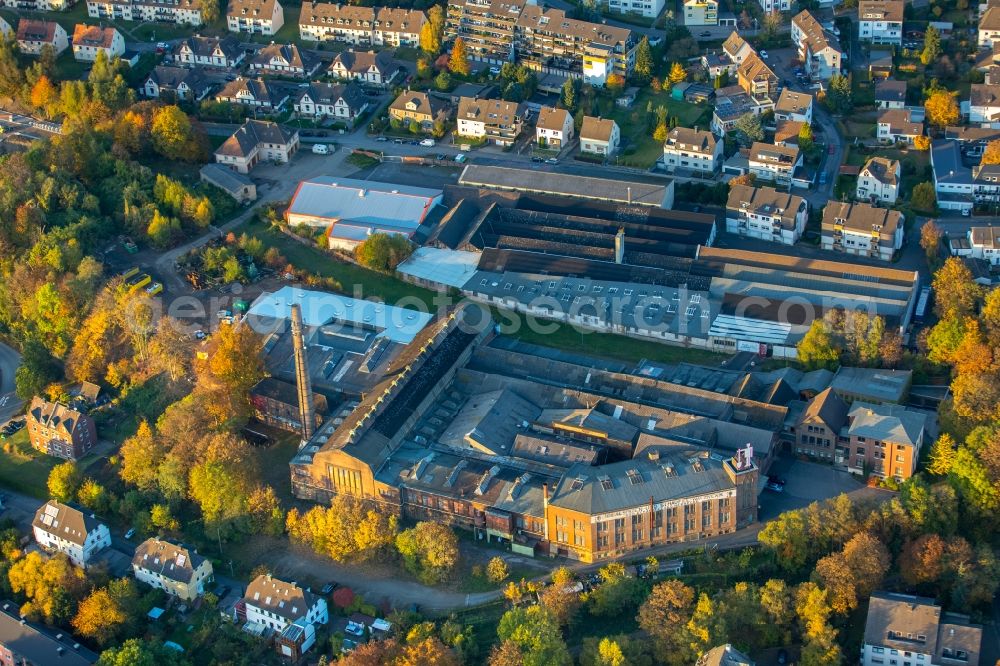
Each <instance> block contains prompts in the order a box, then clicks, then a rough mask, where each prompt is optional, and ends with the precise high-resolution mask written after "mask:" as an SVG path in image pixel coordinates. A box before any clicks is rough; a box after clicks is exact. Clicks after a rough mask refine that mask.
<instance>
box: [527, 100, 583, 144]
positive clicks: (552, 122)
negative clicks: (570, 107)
mask: <svg viewBox="0 0 1000 666" xmlns="http://www.w3.org/2000/svg"><path fill="white" fill-rule="evenodd" d="M573 129H574V128H573V116H572V115H570V112H569V111H567V110H566V109H555V108H552V107H551V106H543V107H542V108H541V109H540V110H539V112H538V120H537V121H536V122H535V140H536V141H537V142H538V144H539V145H541V146H545V147H550V148H562V147H563V146H564V145H565V144H566V143H568V142H569V141H570V140H571V139H572V138H573V134H574V131H573Z"/></svg>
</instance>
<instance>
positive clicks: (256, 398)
mask: <svg viewBox="0 0 1000 666" xmlns="http://www.w3.org/2000/svg"><path fill="white" fill-rule="evenodd" d="M250 404H251V405H252V406H253V411H254V418H256V419H257V420H258V421H260V422H261V423H266V424H267V425H269V426H273V427H275V428H281V429H282V430H288V431H291V432H302V413H301V412H300V411H299V394H298V389H296V387H295V384H292V383H290V382H286V381H283V380H281V379H278V378H276V377H265V378H264V379H262V380H260V381H259V382H257V383H256V384H255V385H254V386H253V388H251V389H250ZM327 410H328V404H327V400H326V397H325V396H323V395H321V394H319V393H313V414H314V416H315V417H316V422H315V423H313V428H314V429H315V428H319V427H320V426H321V425H322V424H323V421H324V420H326V414H327Z"/></svg>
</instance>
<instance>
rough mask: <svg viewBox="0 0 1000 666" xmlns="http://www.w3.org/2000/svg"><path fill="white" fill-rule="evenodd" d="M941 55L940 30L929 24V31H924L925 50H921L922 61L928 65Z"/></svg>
mask: <svg viewBox="0 0 1000 666" xmlns="http://www.w3.org/2000/svg"><path fill="white" fill-rule="evenodd" d="M940 57H941V34H940V33H939V32H938V30H937V28H935V27H934V26H932V25H929V26H927V31H926V32H925V33H924V50H923V51H921V52H920V62H921V63H922V64H923V65H924V66H927V65H930V64H931V63H933V62H936V61H937V59H938V58H940Z"/></svg>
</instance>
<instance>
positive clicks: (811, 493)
mask: <svg viewBox="0 0 1000 666" xmlns="http://www.w3.org/2000/svg"><path fill="white" fill-rule="evenodd" d="M771 475H772V476H779V477H781V478H783V479H785V481H786V484H785V490H784V492H781V493H774V492H771V491H770V490H765V491H764V492H763V493H761V496H760V520H762V521H768V520H773V519H774V518H775V517H776V516H777V515H778V514H780V513H782V512H784V511H791V510H793V509H801V508H802V507H804V506H808V505H809V504H812V503H813V502H819V501H822V500H825V499H830V498H832V497H836V496H837V495H840V494H841V493H847V494H849V495H851V496H852V498H854V499H868V498H875V499H888V498H890V497H892V496H893V493H892V492H890V491H887V490H879V489H877V488H869V487H867V486H865V485H864V484H863V483H861V481H860V480H859V479H858V478H857V477H856V476H853V475H851V474H850V473H848V472H844V471H841V470H836V469H834V468H833V467H830V466H829V465H821V464H819V463H811V462H803V461H801V460H797V459H795V458H792V457H790V456H783V457H781V458H778V459H777V460H775V461H774V464H773V465H772V466H771Z"/></svg>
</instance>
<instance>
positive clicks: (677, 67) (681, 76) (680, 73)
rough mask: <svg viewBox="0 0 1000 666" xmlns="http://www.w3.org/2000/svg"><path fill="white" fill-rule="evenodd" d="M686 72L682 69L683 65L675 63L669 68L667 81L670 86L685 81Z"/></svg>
mask: <svg viewBox="0 0 1000 666" xmlns="http://www.w3.org/2000/svg"><path fill="white" fill-rule="evenodd" d="M687 76H688V73H687V70H685V69H684V65H682V64H680V63H679V62H675V63H674V64H672V65H671V66H670V73H669V74H668V75H667V81H669V82H670V85H671V86H675V85H677V84H678V83H683V82H684V81H685V80H687Z"/></svg>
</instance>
